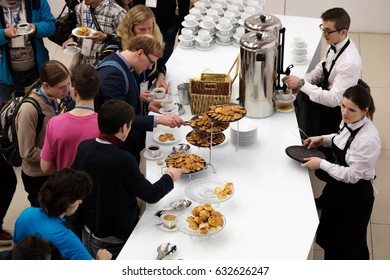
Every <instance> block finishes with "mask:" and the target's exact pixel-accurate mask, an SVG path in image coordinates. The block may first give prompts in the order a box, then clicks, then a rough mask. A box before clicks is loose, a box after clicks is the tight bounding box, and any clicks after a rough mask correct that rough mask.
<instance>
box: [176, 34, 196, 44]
mask: <svg viewBox="0 0 390 280" xmlns="http://www.w3.org/2000/svg"><path fill="white" fill-rule="evenodd" d="M179 40H180V41H183V42H192V41H194V40H195V36H194V35H191V39H185V38H184V36H183V35H179Z"/></svg>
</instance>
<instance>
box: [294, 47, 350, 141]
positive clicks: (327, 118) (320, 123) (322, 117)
mask: <svg viewBox="0 0 390 280" xmlns="http://www.w3.org/2000/svg"><path fill="white" fill-rule="evenodd" d="M349 44H350V41H349V40H348V41H347V42H346V43H345V45H344V46H343V47H342V48H341V50H340V51H339V53H338V54H337V56H336V57H335V59H334V60H333V61H332V64H331V66H330V68H329V71H328V70H327V69H326V67H325V64H326V62H325V61H324V62H323V63H322V69H323V72H322V73H323V74H322V75H323V76H322V79H321V81H320V82H319V83H318V84H317V86H319V87H321V88H322V89H324V90H328V87H329V76H330V72H331V71H332V69H333V67H334V65H335V64H336V61H337V59H338V58H339V57H340V55H341V54H342V53H343V52H344V51H345V49H346V48H347V47H348V46H349ZM330 49H331V48H329V50H328V53H327V55H328V54H329V51H330ZM294 106H295V114H296V117H297V121H298V126H299V127H300V128H301V129H302V130H303V131H304V132H305V133H306V134H307V135H308V136H317V135H326V134H331V133H334V132H335V131H338V130H339V125H340V122H341V111H340V106H336V107H334V108H332V107H328V106H324V105H322V104H319V103H316V102H313V101H311V100H310V98H309V96H308V95H307V94H305V93H303V92H300V93H299V94H298V95H297V98H296V100H295V101H294ZM301 136H302V138H303V139H305V138H306V136H304V135H301Z"/></svg>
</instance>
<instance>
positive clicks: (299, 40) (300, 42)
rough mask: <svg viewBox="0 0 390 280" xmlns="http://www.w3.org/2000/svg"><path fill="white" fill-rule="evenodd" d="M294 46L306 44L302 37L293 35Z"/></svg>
mask: <svg viewBox="0 0 390 280" xmlns="http://www.w3.org/2000/svg"><path fill="white" fill-rule="evenodd" d="M294 46H295V47H296V48H304V47H305V46H306V42H305V39H303V38H302V37H295V38H294Z"/></svg>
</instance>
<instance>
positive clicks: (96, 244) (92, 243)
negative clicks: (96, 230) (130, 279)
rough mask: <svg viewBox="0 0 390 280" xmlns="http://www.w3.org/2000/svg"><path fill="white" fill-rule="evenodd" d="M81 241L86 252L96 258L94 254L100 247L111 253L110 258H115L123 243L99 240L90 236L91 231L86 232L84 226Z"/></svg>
mask: <svg viewBox="0 0 390 280" xmlns="http://www.w3.org/2000/svg"><path fill="white" fill-rule="evenodd" d="M82 235H83V237H82V238H83V243H84V246H85V248H87V250H88V252H89V253H90V254H91V255H92V257H94V258H95V259H96V254H97V252H98V251H99V250H100V249H106V250H107V251H109V252H110V253H111V254H112V259H113V260H116V258H117V257H118V255H119V253H120V252H121V250H122V248H123V246H124V245H125V243H119V244H117V243H107V242H103V241H100V240H97V239H96V238H94V237H93V236H92V233H88V232H87V231H86V230H85V228H83V233H82Z"/></svg>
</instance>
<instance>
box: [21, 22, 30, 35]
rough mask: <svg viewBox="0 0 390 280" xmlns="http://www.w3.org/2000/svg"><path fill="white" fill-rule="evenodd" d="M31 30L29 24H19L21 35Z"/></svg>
mask: <svg viewBox="0 0 390 280" xmlns="http://www.w3.org/2000/svg"><path fill="white" fill-rule="evenodd" d="M29 30H30V26H29V24H28V23H27V22H22V23H19V24H18V32H19V33H27V32H28V31H29Z"/></svg>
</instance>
